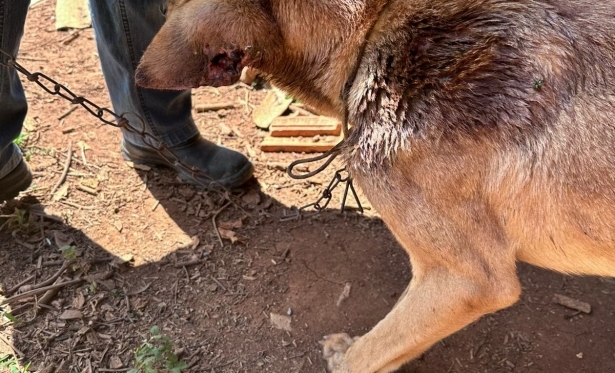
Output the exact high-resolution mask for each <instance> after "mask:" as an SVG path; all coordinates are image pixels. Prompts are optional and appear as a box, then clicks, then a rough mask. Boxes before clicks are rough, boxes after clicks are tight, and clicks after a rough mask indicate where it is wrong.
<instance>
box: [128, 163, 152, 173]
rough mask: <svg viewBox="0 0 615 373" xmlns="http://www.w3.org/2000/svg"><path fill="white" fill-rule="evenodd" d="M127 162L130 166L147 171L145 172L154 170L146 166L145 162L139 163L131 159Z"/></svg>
mask: <svg viewBox="0 0 615 373" xmlns="http://www.w3.org/2000/svg"><path fill="white" fill-rule="evenodd" d="M126 164H127V165H128V167H130V168H134V169H135V170H140V171H145V172H149V171H151V170H152V168H151V167H149V166H146V165H144V164H138V163H134V162H131V161H126Z"/></svg>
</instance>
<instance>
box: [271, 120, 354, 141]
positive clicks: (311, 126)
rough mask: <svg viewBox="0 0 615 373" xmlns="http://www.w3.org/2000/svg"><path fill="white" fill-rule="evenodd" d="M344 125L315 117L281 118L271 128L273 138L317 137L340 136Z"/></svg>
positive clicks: (336, 121)
mask: <svg viewBox="0 0 615 373" xmlns="http://www.w3.org/2000/svg"><path fill="white" fill-rule="evenodd" d="M341 132H342V123H341V122H340V121H338V120H337V119H333V118H327V117H319V116H315V115H310V116H302V117H279V118H276V119H275V120H274V121H273V123H271V126H270V127H269V133H270V134H271V136H273V137H296V136H303V137H313V136H316V135H323V136H325V135H328V136H339V134H340V133H341Z"/></svg>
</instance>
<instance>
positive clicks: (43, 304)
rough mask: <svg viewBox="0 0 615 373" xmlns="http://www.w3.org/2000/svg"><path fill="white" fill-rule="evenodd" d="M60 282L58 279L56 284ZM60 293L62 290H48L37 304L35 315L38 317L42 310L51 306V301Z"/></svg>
mask: <svg viewBox="0 0 615 373" xmlns="http://www.w3.org/2000/svg"><path fill="white" fill-rule="evenodd" d="M58 281H60V279H57V281H56V284H57V283H58ZM59 292H60V288H55V289H51V290H47V291H46V292H45V294H44V295H43V296H42V297H41V298H40V299H38V300H37V302H36V304H35V305H34V315H35V316H36V315H38V314H39V312H40V310H41V308H47V307H48V306H49V303H51V301H52V300H53V298H54V297H55V296H56V295H57V294H58V293H59Z"/></svg>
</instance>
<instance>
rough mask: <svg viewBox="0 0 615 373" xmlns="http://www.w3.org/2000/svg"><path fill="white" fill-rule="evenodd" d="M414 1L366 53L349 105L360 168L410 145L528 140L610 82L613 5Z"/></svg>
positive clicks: (614, 50) (383, 25)
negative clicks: (483, 137) (438, 141)
mask: <svg viewBox="0 0 615 373" xmlns="http://www.w3.org/2000/svg"><path fill="white" fill-rule="evenodd" d="M419 3H420V2H417V3H413V5H412V6H411V5H407V6H405V7H402V9H396V10H395V16H394V21H393V22H386V21H382V20H381V22H379V24H378V25H377V26H376V27H377V29H375V30H374V32H373V35H375V37H373V38H372V39H371V40H370V43H369V45H368V46H367V48H366V51H365V54H364V57H363V62H362V66H361V69H360V70H359V73H358V76H357V80H356V81H355V85H354V87H353V91H352V94H351V102H350V108H351V115H352V119H353V121H354V123H355V125H356V131H355V132H354V134H353V137H352V138H351V141H350V143H351V144H352V145H353V146H352V147H353V148H354V149H356V150H357V151H356V154H360V156H361V157H362V158H363V161H364V165H363V166H369V165H371V166H376V167H380V166H382V165H383V164H385V163H386V160H387V159H390V158H391V156H392V155H393V154H394V153H395V152H396V151H397V150H399V149H402V148H404V147H407V146H408V144H409V143H411V142H412V141H413V140H414V139H424V138H440V139H441V138H446V137H454V136H460V135H462V136H476V134H477V133H478V132H480V133H481V134H483V135H484V134H487V136H489V135H490V134H491V135H493V136H494V137H495V136H497V137H498V138H500V139H501V138H506V133H507V132H508V133H509V135H510V136H508V137H511V136H517V137H518V136H523V137H530V136H535V135H537V134H539V133H540V131H542V130H544V128H547V127H548V126H549V125H550V124H552V123H555V122H557V120H558V118H559V117H560V116H561V112H562V110H572V109H573V107H574V103H573V100H574V98H575V97H576V96H577V95H579V94H580V93H582V92H595V93H597V94H598V95H600V94H602V93H604V92H605V91H607V90H608V89H611V90H612V87H613V85H615V1H605V2H599V3H598V4H596V3H595V2H594V3H590V2H587V1H580V2H577V3H574V2H570V1H564V2H557V1H501V0H475V1H451V2H448V1H447V2H436V3H434V2H425V3H424V6H420V5H417V4H419ZM408 4H409V3H408ZM609 5H610V6H609ZM384 18H386V14H385V15H384ZM614 114H615V113H614ZM503 135H504V136H503Z"/></svg>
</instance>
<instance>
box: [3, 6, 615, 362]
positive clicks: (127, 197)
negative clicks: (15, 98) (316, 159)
mask: <svg viewBox="0 0 615 373" xmlns="http://www.w3.org/2000/svg"><path fill="white" fill-rule="evenodd" d="M54 7H55V2H54V1H52V0H45V1H43V2H41V3H39V4H38V5H36V6H35V7H34V8H33V9H31V11H30V14H29V18H28V23H27V30H26V35H25V37H24V39H23V43H22V48H21V55H20V58H19V61H20V62H21V63H22V64H23V65H25V66H26V67H27V68H29V69H30V70H32V71H42V72H44V73H46V74H49V75H50V76H52V77H53V78H54V79H56V80H58V81H59V82H61V83H64V84H67V85H68V86H69V87H70V88H71V89H72V90H73V91H74V92H77V93H80V94H83V95H85V96H87V97H88V98H89V99H90V100H92V101H94V102H97V103H100V104H102V105H109V100H108V96H107V92H106V88H105V84H104V81H103V77H102V74H101V71H100V68H99V62H98V58H97V54H96V50H95V44H94V39H93V38H94V37H93V32H92V30H91V29H86V30H79V31H71V32H70V33H69V32H58V31H56V30H55V28H54V19H53V17H54ZM24 85H25V87H26V91H27V96H28V99H29V103H30V112H29V119H28V123H27V126H26V129H25V131H24V132H25V133H26V137H25V140H24V143H23V144H22V146H23V147H24V149H25V150H26V152H27V155H28V160H29V164H30V165H31V168H32V170H33V172H34V175H35V180H34V185H33V187H32V188H31V189H30V190H29V191H28V192H27V193H25V194H24V195H23V196H22V197H21V199H20V200H18V201H13V202H10V203H7V204H5V205H4V206H3V207H2V211H1V212H0V213H1V214H3V215H5V216H8V217H4V218H2V219H0V225H3V224H4V226H3V229H2V230H1V231H0V286H1V289H2V292H3V295H4V296H5V297H10V296H12V295H14V292H13V293H11V290H13V288H14V287H15V285H17V284H19V283H20V282H22V281H24V280H25V279H28V278H29V277H31V276H34V277H33V278H32V279H31V280H30V281H29V282H27V284H28V285H33V284H35V283H40V282H42V281H44V280H45V279H47V278H48V277H49V276H51V275H52V274H53V273H55V272H57V271H58V270H59V269H60V267H61V266H62V264H63V263H64V262H65V260H66V258H67V257H71V256H70V255H68V254H74V256H75V260H76V261H75V262H73V264H72V265H71V266H70V268H69V269H68V270H67V271H66V272H64V273H63V275H62V276H61V277H60V279H59V280H58V281H59V282H63V281H68V280H71V279H73V278H79V277H80V276H81V277H84V278H85V279H86V281H84V282H83V283H80V284H77V285H71V286H65V287H62V288H61V289H60V292H59V293H58V294H57V295H56V296H55V297H54V298H53V301H52V302H50V303H48V304H47V305H42V306H40V307H39V310H38V312H35V311H34V310H35V305H36V304H35V302H38V301H39V300H40V299H41V298H40V297H41V295H39V296H38V297H37V298H36V300H35V299H33V298H28V299H24V300H23V301H22V302H16V303H14V304H12V307H11V308H6V309H5V311H10V312H11V313H13V314H14V315H15V316H17V318H18V322H17V323H11V322H6V320H5V322H4V324H2V325H0V355H1V354H3V353H11V354H15V355H16V356H18V357H19V358H20V361H21V362H22V363H23V364H25V363H27V362H31V363H32V365H31V370H39V371H41V370H45V372H52V371H54V370H55V371H58V372H116V371H117V372H121V371H126V370H127V368H129V367H131V366H132V364H133V358H134V351H135V349H136V348H137V347H138V346H140V345H141V344H142V343H143V340H144V338H145V337H147V335H148V333H149V329H150V328H151V327H152V326H154V325H157V326H159V327H160V328H161V330H162V331H163V333H164V334H166V335H167V336H169V337H170V338H171V339H172V340H173V341H174V343H175V344H176V346H177V348H178V349H179V350H178V351H179V354H180V356H181V357H182V358H183V359H184V361H186V362H187V363H188V365H189V368H188V369H187V370H186V371H187V372H256V371H265V372H324V371H325V364H324V361H323V360H322V358H321V355H320V348H319V347H320V346H319V344H318V341H319V340H320V339H321V338H322V336H324V335H326V334H329V333H335V332H342V331H344V332H348V333H350V334H352V335H361V334H364V333H366V332H367V331H368V330H369V329H370V328H371V327H373V326H374V325H375V324H376V323H377V322H378V321H379V320H381V319H382V318H383V317H384V316H385V315H386V313H387V312H388V311H389V310H390V308H391V307H392V306H393V304H394V303H395V301H396V299H397V297H398V296H399V295H400V294H401V293H402V291H403V290H404V288H405V286H406V284H407V283H408V281H409V280H410V277H411V270H410V268H409V264H408V258H407V256H406V254H405V252H404V251H403V250H402V249H401V248H400V247H399V245H398V244H397V243H396V241H395V240H394V239H393V237H392V236H391V234H390V233H389V231H388V230H387V228H386V227H385V226H384V224H383V223H382V221H381V220H380V219H379V218H378V216H377V214H376V213H375V212H374V211H372V210H371V209H370V208H369V205H368V204H367V201H365V200H364V199H363V201H362V202H363V203H364V204H365V205H366V207H367V208H368V209H367V211H366V213H365V214H364V215H361V214H358V213H352V212H351V213H345V214H340V213H339V211H338V210H337V208H338V206H339V197H340V196H339V194H340V191H338V192H337V193H336V196H335V198H334V201H333V202H332V204H331V206H330V209H329V210H327V211H325V212H324V213H322V214H320V215H318V216H315V217H310V218H303V219H301V220H286V219H283V218H284V217H285V216H286V215H287V214H289V213H290V207H291V206H301V205H304V204H307V203H310V202H313V201H314V200H316V199H317V198H318V197H319V196H320V193H321V192H322V190H323V188H324V187H325V186H326V185H327V184H328V182H329V180H330V178H331V176H332V174H333V169H334V168H335V167H332V168H331V169H330V170H328V171H326V172H325V173H324V174H322V175H319V176H318V177H315V178H314V179H311V180H309V181H301V182H297V181H295V180H292V179H290V178H289V177H288V176H286V174H285V172H284V166H285V165H286V164H288V163H290V162H291V161H294V160H296V159H298V158H300V157H302V156H303V155H300V154H271V153H267V154H266V153H261V152H260V151H259V150H258V145H259V143H260V141H261V140H262V138H263V137H264V136H265V135H266V133H265V132H263V131H261V130H258V129H256V128H255V127H254V126H253V125H252V122H251V119H250V115H249V114H250V111H251V109H252V108H253V106H254V105H258V103H259V102H260V101H261V100H262V99H263V97H264V95H265V92H264V91H262V90H260V91H259V90H254V89H250V88H246V87H245V86H242V85H238V86H234V87H230V88H222V89H199V90H196V91H194V103H195V105H197V104H199V103H214V102H221V101H234V102H237V103H240V104H239V105H238V107H237V108H236V109H232V110H221V111H217V112H208V113H196V112H195V114H194V115H195V118H196V121H197V123H198V126H199V128H200V130H201V131H202V133H203V135H204V136H206V137H207V138H209V139H212V140H213V141H218V142H220V143H221V144H224V145H225V146H228V147H231V148H234V149H237V150H239V151H242V152H245V153H246V154H248V155H249V156H250V158H251V159H252V160H253V161H254V163H255V165H256V181H255V182H253V183H251V184H250V185H249V186H247V187H246V188H245V189H244V190H242V191H241V192H240V193H239V194H237V195H234V196H232V197H230V199H231V200H232V201H233V203H231V204H230V205H227V202H228V200H229V196H224V195H220V194H218V193H208V192H203V191H200V190H198V189H196V188H194V187H191V186H187V185H184V184H182V183H180V182H179V181H178V180H177V179H176V178H175V177H174V176H173V174H172V173H171V172H170V171H168V170H161V169H153V170H149V171H143V170H136V169H134V168H132V167H131V166H130V165H129V164H127V163H126V162H125V161H124V160H123V159H122V158H121V157H120V155H119V151H118V150H119V140H120V136H121V135H120V133H119V131H118V130H116V129H114V128H111V127H109V126H104V125H102V124H100V123H99V122H97V120H96V119H95V118H93V117H92V116H90V115H89V114H88V113H87V112H86V111H85V110H83V109H77V110H75V111H73V112H70V114H67V113H69V110H70V109H71V105H70V103H68V102H66V101H64V100H62V99H60V98H57V97H53V96H50V95H49V94H47V93H45V92H44V91H42V90H41V89H40V88H39V87H37V86H36V85H34V84H32V83H30V82H26V81H24ZM246 98H247V99H248V101H249V102H248V105H246V104H245V100H246ZM65 114H67V115H66V116H65V117H64V118H63V119H59V118H60V117H61V116H63V115H65ZM69 142H72V146H73V150H74V152H73V155H72V162H71V165H70V169H69V173H68V176H67V179H66V181H65V182H64V183H63V185H62V186H60V188H59V192H56V193H54V194H55V195H56V198H53V195H52V193H51V192H52V189H53V188H54V186H55V185H56V184H57V182H58V180H59V179H60V176H61V174H62V171H63V169H64V165H65V163H66V154H67V149H68V146H69ZM82 149H83V150H82ZM81 186H89V187H90V188H93V189H95V193H93V194H90V193H88V192H84V191H82V190H80V189H78V187H81ZM63 188H66V189H63ZM81 189H83V188H81ZM22 213H23V214H24V215H23V216H24V219H22V221H19V219H18V217H19V216H21V215H20V214H22ZM54 217H55V218H54ZM214 221H215V224H216V226H217V227H218V228H222V230H221V231H222V232H223V233H224V234H223V236H224V237H222V240H220V239H219V238H218V235H217V233H216V229H215V228H214ZM224 229H226V231H223V230H224ZM233 233H234V234H235V235H236V236H233ZM228 238H234V240H235V242H232V241H231V240H229V239H228ZM221 243H222V244H221ZM66 244H69V245H72V246H74V247H75V250H74V253H64V254H63V253H62V252H60V251H59V249H58V248H59V247H60V246H64V245H66ZM126 260H128V262H125V261H126ZM187 262H191V263H188V264H187ZM101 274H102V275H104V274H107V276H106V277H104V278H103V279H100V276H101ZM519 274H520V276H521V281H522V283H523V288H524V293H523V296H522V299H521V300H520V301H519V302H518V303H517V304H516V305H515V306H514V307H511V308H509V309H507V310H504V311H501V312H498V313H496V314H494V315H490V316H488V317H484V318H483V319H481V320H480V321H478V322H477V323H475V324H473V325H471V326H469V327H467V328H466V329H464V330H463V331H461V332H459V333H457V334H455V335H454V336H451V337H449V338H447V339H446V340H444V341H443V342H441V343H439V344H437V345H436V346H434V347H433V348H432V349H431V350H429V351H428V352H427V353H425V354H424V356H422V357H421V358H420V359H418V360H416V361H414V362H412V363H410V364H409V365H408V366H406V367H404V368H403V369H402V370H401V371H402V372H413V373H423V372H439V373H440V372H442V373H453V372H455V373H462V372H477V373H483V372H484V373H495V372H527V373H537V372H562V373H564V372H576V373H581V372H585V373H606V372H612V371H615V350H614V348H613V346H614V345H615V333H614V332H613V331H614V329H615V296H614V294H615V282H614V281H613V280H611V279H599V278H579V277H569V276H564V275H562V274H557V273H552V272H547V271H544V270H541V269H537V268H534V267H530V266H527V265H520V267H519ZM96 278H98V280H96ZM346 284H350V286H351V291H350V295H349V297H348V299H346V300H345V301H343V302H342V303H341V304H339V306H338V304H337V303H338V298H339V297H340V295H341V294H342V292H343V290H344V287H345V286H346ZM555 294H562V295H567V296H569V297H571V298H574V299H577V300H581V301H584V302H587V303H589V304H591V306H592V308H593V309H592V313H591V314H589V315H586V314H579V313H577V312H575V311H573V310H570V309H567V308H564V307H562V306H559V305H557V304H554V303H553V297H554V295H555ZM75 310H77V311H79V312H77V313H75V312H74V311H75ZM67 311H71V312H69V313H67ZM272 313H274V314H279V315H286V316H290V318H291V320H292V321H291V328H292V330H291V331H285V330H280V329H278V328H276V327H275V326H273V325H272V322H271V320H270V317H271V316H270V315H271V314H272ZM401 327H403V326H401Z"/></svg>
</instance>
